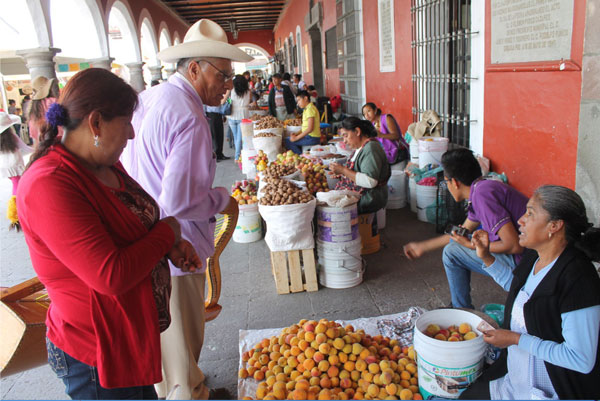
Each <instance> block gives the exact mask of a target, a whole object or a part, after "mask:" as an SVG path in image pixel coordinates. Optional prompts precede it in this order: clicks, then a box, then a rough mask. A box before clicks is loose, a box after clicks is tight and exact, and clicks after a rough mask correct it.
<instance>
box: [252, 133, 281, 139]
mask: <svg viewBox="0 0 600 401" xmlns="http://www.w3.org/2000/svg"><path fill="white" fill-rule="evenodd" d="M274 136H277V135H275V134H273V133H271V132H261V133H260V134H256V135H254V137H255V138H272V137H274Z"/></svg>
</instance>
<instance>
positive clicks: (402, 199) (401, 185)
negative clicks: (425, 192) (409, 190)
mask: <svg viewBox="0 0 600 401" xmlns="http://www.w3.org/2000/svg"><path fill="white" fill-rule="evenodd" d="M404 206H406V174H404V171H402V170H392V175H391V176H390V179H389V180H388V203H387V208H388V209H401V208H403V207H404Z"/></svg>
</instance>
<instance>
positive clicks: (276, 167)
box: [265, 163, 296, 178]
mask: <svg viewBox="0 0 600 401" xmlns="http://www.w3.org/2000/svg"><path fill="white" fill-rule="evenodd" d="M295 172H296V167H295V166H293V165H289V164H277V163H271V164H270V165H269V167H267V169H266V170H265V175H266V176H267V177H271V178H281V177H285V176H286V175H290V174H293V173H295Z"/></svg>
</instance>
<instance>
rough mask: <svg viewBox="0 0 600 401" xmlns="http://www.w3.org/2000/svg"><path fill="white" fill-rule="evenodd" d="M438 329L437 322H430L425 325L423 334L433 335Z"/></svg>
mask: <svg viewBox="0 0 600 401" xmlns="http://www.w3.org/2000/svg"><path fill="white" fill-rule="evenodd" d="M439 331H440V326H438V325H437V324H430V325H429V326H427V328H426V329H425V334H427V335H429V336H431V337H433V336H435V335H436V334H437V333H438V332H439Z"/></svg>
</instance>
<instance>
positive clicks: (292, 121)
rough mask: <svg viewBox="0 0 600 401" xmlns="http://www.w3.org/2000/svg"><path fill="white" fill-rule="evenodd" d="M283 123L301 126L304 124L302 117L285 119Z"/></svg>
mask: <svg viewBox="0 0 600 401" xmlns="http://www.w3.org/2000/svg"><path fill="white" fill-rule="evenodd" d="M283 125H285V126H286V127H300V126H301V125H302V119H301V118H294V119H289V120H285V121H284V122H283Z"/></svg>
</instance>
